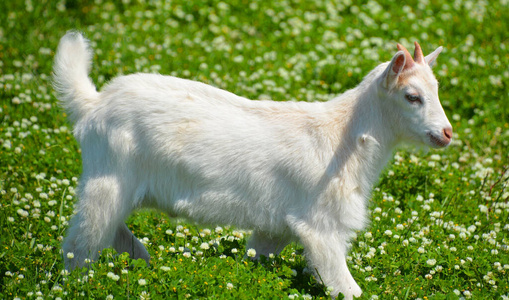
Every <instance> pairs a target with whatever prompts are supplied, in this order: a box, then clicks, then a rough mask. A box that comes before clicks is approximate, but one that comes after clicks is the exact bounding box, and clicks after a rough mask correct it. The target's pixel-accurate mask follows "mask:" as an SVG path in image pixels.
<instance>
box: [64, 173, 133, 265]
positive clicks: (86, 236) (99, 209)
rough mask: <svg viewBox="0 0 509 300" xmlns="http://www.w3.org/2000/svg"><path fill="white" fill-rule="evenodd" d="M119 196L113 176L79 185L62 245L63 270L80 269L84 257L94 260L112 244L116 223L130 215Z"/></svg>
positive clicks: (118, 187) (88, 180) (89, 179)
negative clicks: (73, 209) (72, 212)
mask: <svg viewBox="0 0 509 300" xmlns="http://www.w3.org/2000/svg"><path fill="white" fill-rule="evenodd" d="M121 195H122V191H121V189H120V185H119V183H118V180H117V179H116V178H115V177H97V178H88V179H86V180H85V181H84V182H82V183H81V186H80V189H79V193H78V198H79V200H78V203H77V204H76V215H75V216H73V218H72V219H71V226H70V228H69V229H68V231H67V236H66V238H65V240H64V244H63V246H62V249H63V252H64V261H65V267H66V269H67V270H73V269H74V268H76V267H82V266H84V265H85V259H87V258H88V259H90V260H91V261H93V260H96V259H97V258H98V257H99V251H101V250H103V249H104V248H107V247H109V246H111V245H112V243H113V240H114V237H115V234H116V231H117V228H118V227H119V224H120V222H122V221H123V219H124V218H125V216H126V215H127V214H128V213H129V212H130V211H129V210H128V209H127V207H128V205H127V204H126V203H123V199H122V197H121ZM70 253H72V255H71V254H70Z"/></svg>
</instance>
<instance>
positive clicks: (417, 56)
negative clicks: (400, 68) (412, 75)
mask: <svg viewBox="0 0 509 300" xmlns="http://www.w3.org/2000/svg"><path fill="white" fill-rule="evenodd" d="M414 44H415V50H414V61H415V62H416V63H418V64H424V54H422V49H421V46H420V45H419V43H417V42H415V43H414Z"/></svg>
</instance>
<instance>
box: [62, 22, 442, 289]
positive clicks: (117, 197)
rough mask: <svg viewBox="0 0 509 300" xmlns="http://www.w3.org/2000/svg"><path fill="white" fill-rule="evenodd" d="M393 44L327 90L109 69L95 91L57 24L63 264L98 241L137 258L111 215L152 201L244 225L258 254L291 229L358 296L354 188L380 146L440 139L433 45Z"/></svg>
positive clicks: (359, 191)
mask: <svg viewBox="0 0 509 300" xmlns="http://www.w3.org/2000/svg"><path fill="white" fill-rule="evenodd" d="M397 48H398V51H397V52H396V54H395V55H394V56H393V58H392V60H391V61H390V62H386V63H382V64H380V65H379V66H377V67H376V68H375V69H374V70H372V71H371V72H370V73H369V74H368V75H367V76H366V77H365V78H364V79H363V81H362V82H361V83H360V84H359V85H358V86H357V87H355V88H353V89H351V90H348V91H346V92H345V93H344V94H342V95H340V96H338V97H336V98H334V99H332V100H330V101H327V102H314V103H307V102H275V101H252V100H248V99H246V98H243V97H240V96H237V95H235V94H232V93H229V92H227V91H224V90H221V89H218V88H215V87H212V86H210V85H207V84H204V83H200V82H196V81H191V80H186V79H180V78H176V77H171V76H162V75H158V74H132V75H127V76H120V77H117V78H114V79H113V80H112V81H111V82H110V83H109V84H107V85H106V86H105V87H104V88H103V89H102V91H101V92H97V91H96V88H95V86H94V84H93V83H92V80H91V79H90V78H89V72H90V68H91V61H92V50H91V47H90V46H89V43H88V41H87V40H86V39H85V38H84V37H83V36H82V35H81V34H80V33H77V32H74V31H70V32H68V33H67V34H66V35H65V36H64V37H63V38H62V39H61V41H60V44H59V46H58V49H57V53H56V56H55V64H54V86H55V90H56V91H57V95H58V98H59V100H60V101H61V104H62V106H63V107H64V108H65V109H66V111H67V113H68V116H69V120H70V121H71V122H72V123H73V124H74V131H73V134H74V136H75V138H76V140H77V141H78V142H79V144H80V145H81V149H82V163H83V172H82V175H81V178H80V181H79V186H78V202H77V203H76V206H75V215H74V216H73V217H72V220H71V222H70V228H69V229H68V232H67V236H66V238H65V240H64V243H63V253H64V260H65V266H66V268H67V269H69V270H72V269H74V268H76V267H82V266H84V265H86V263H85V262H86V259H89V260H91V261H93V260H95V259H97V257H98V251H100V250H102V249H103V248H106V247H110V246H113V247H114V248H115V249H116V250H117V251H118V252H128V253H129V254H130V255H131V257H133V258H143V259H145V260H146V261H147V263H148V261H149V258H150V256H149V254H148V252H147V250H146V249H145V247H144V246H143V245H142V244H141V243H140V241H139V240H138V239H136V237H134V235H133V233H132V232H131V231H130V230H129V229H128V227H127V226H126V225H125V223H124V220H125V219H126V217H127V216H128V215H129V214H130V213H131V212H132V211H133V210H134V209H136V208H139V207H151V208H157V209H160V210H163V211H165V212H166V213H167V214H168V215H169V216H171V217H176V216H179V217H186V218H188V219H189V220H192V221H195V222H198V223H206V224H229V225H234V226H237V227H241V228H246V229H252V230H253V233H252V236H251V237H250V239H249V241H248V246H247V247H248V248H254V249H256V253H257V254H256V256H257V257H258V256H260V255H266V256H268V255H269V254H271V253H272V254H278V253H279V252H280V251H281V250H282V249H283V248H284V247H285V245H287V244H288V243H290V242H292V241H298V242H300V243H301V244H302V245H303V247H304V255H305V256H306V258H307V260H308V262H309V269H311V270H316V272H318V273H317V274H316V275H317V278H320V279H321V280H322V282H323V284H324V285H326V286H329V287H331V288H332V295H333V296H337V295H338V294H339V293H342V294H344V296H345V298H346V299H353V297H354V296H355V297H358V296H359V295H361V293H362V291H361V289H360V287H359V286H358V285H357V283H356V282H355V280H354V278H353V277H352V275H351V274H350V272H349V270H348V267H347V261H346V254H347V251H348V246H347V245H348V242H349V240H350V239H351V238H352V236H353V235H354V233H355V231H357V230H361V229H363V228H364V226H365V225H366V223H367V216H366V214H367V208H366V206H367V201H368V199H369V197H370V193H371V190H372V187H373V185H374V184H375V183H376V181H377V179H378V177H379V175H380V173H381V171H382V169H383V167H384V165H385V164H386V163H387V162H388V160H389V159H390V157H391V153H392V152H393V150H394V149H395V147H396V146H397V145H398V144H400V143H401V142H413V143H414V144H419V145H423V144H424V145H427V146H430V147H433V148H441V147H445V146H447V145H448V144H449V143H450V142H451V139H452V127H451V124H450V123H449V121H448V119H447V117H446V115H445V113H444V110H443V108H442V106H441V104H440V101H439V98H438V84H437V80H436V79H435V77H434V75H433V72H432V70H431V66H432V65H433V64H434V63H435V60H436V58H437V57H438V55H439V53H440V52H441V51H442V47H439V48H438V49H436V50H435V51H434V52H432V53H431V54H429V55H428V56H426V57H424V55H423V53H422V50H421V47H420V46H419V44H418V43H417V42H416V43H415V52H414V57H413V58H412V56H411V55H410V53H409V52H408V50H407V49H405V48H404V47H403V46H401V45H399V44H398V45H397ZM69 252H72V253H73V255H74V256H72V255H69V257H68V256H67V255H66V254H67V253H69ZM72 257H74V258H72ZM87 261H88V260H87ZM318 275H319V276H318Z"/></svg>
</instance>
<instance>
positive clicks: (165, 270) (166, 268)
mask: <svg viewBox="0 0 509 300" xmlns="http://www.w3.org/2000/svg"><path fill="white" fill-rule="evenodd" d="M159 269H160V270H161V271H164V272H169V271H171V268H170V267H166V266H161V267H160V268H159Z"/></svg>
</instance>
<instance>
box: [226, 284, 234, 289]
mask: <svg viewBox="0 0 509 300" xmlns="http://www.w3.org/2000/svg"><path fill="white" fill-rule="evenodd" d="M226 288H227V289H228V290H231V289H233V284H232V283H230V282H228V283H227V284H226Z"/></svg>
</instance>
